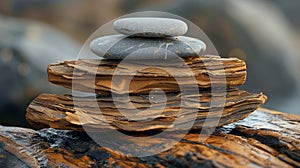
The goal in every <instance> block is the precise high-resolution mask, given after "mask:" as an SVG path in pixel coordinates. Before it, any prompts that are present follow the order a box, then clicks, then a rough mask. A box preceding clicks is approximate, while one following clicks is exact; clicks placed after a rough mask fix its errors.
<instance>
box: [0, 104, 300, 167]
mask: <svg viewBox="0 0 300 168" xmlns="http://www.w3.org/2000/svg"><path fill="white" fill-rule="evenodd" d="M137 150H138V149H137ZM0 164H1V166H2V167H280V168H282V167H300V116H297V115H291V114H284V113H280V112H276V111H271V110H266V109H259V110H257V111H255V112H254V113H252V114H251V115H250V116H248V117H247V118H246V119H244V120H241V121H239V122H236V123H233V124H230V125H226V126H223V127H221V128H218V129H217V130H216V131H215V132H214V134H213V135H212V136H210V137H209V138H208V139H207V140H206V141H199V134H198V133H197V132H190V133H189V134H187V135H186V136H185V137H184V138H183V139H182V140H181V141H180V142H179V143H178V144H176V145H175V146H174V147H173V148H171V149H169V150H167V151H165V152H162V153H159V154H157V155H154V156H148V157H143V158H136V157H135V158H133V157H129V156H127V157H126V156H122V155H119V154H118V153H117V152H116V151H113V150H110V149H106V148H103V147H100V146H99V145H97V144H96V143H95V142H94V141H93V140H91V139H90V138H89V137H88V136H87V135H86V134H85V133H84V132H80V131H66V130H55V129H52V128H48V129H42V130H39V131H34V130H31V129H26V128H16V127H3V126H2V127H0Z"/></svg>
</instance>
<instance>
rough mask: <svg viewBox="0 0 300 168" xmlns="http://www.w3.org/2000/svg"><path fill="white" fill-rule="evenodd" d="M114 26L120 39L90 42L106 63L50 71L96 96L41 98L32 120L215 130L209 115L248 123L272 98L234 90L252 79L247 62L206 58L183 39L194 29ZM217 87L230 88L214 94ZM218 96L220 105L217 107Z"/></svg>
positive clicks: (54, 78)
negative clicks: (267, 98) (247, 76)
mask: <svg viewBox="0 0 300 168" xmlns="http://www.w3.org/2000/svg"><path fill="white" fill-rule="evenodd" d="M114 28H115V30H116V31H117V32H118V33H120V34H117V35H109V36H104V37H100V38H97V39H94V40H93V41H92V42H91V44H90V48H91V50H92V51H93V52H94V53H95V54H96V55H98V56H100V57H103V58H102V59H101V60H98V59H97V60H96V59H82V60H76V61H65V62H61V63H56V64H51V65H49V67H48V76H49V81H50V82H52V83H54V84H58V85H61V86H64V87H66V88H72V89H74V90H78V91H83V92H88V93H96V94H97V97H96V98H93V97H89V96H81V97H73V96H70V95H64V96H58V95H52V94H42V95H40V96H39V97H37V98H36V99H35V100H34V101H33V102H32V103H31V104H30V106H29V107H28V108H27V116H26V117H27V120H28V121H29V122H31V123H32V124H35V125H38V126H44V127H49V126H50V127H52V128H58V129H72V130H82V126H87V127H93V128H96V129H112V128H113V129H119V130H125V131H149V130H161V129H170V130H176V129H183V128H185V127H182V125H186V124H187V123H192V122H193V126H192V129H200V128H202V127H203V124H204V122H206V124H205V126H208V127H209V125H211V126H216V125H215V123H214V122H216V120H205V119H206V118H207V116H208V115H209V116H210V117H211V118H218V116H219V115H220V116H221V117H220V121H218V124H217V126H222V125H225V124H230V123H233V122H235V121H238V120H241V119H244V118H245V117H247V116H248V115H249V114H250V113H252V112H253V111H254V110H256V109H257V108H258V107H259V106H260V105H261V104H263V103H264V102H265V101H266V96H264V95H263V94H251V93H248V92H246V91H242V90H239V89H236V88H234V86H238V85H242V84H243V83H244V82H245V79H246V65H245V62H244V61H242V60H239V59H237V58H221V57H219V56H201V55H202V54H203V53H204V52H205V50H206V45H205V43H204V42H203V41H201V40H199V39H196V38H191V37H187V36H184V35H185V34H186V32H187V30H188V26H187V24H186V23H184V22H183V21H180V20H177V19H168V18H144V17H141V18H125V19H119V20H117V21H115V22H114ZM178 58H180V59H178ZM183 64H184V65H183ZM187 67H188V69H190V71H187V70H186V69H187ZM133 76H134V77H133ZM195 86H196V87H195ZM212 86H215V87H217V88H218V87H219V88H223V89H220V90H214V93H212V91H211V90H212V89H211V87H212ZM224 86H225V87H226V93H225V95H223V94H222V93H223V92H224ZM181 88H184V89H185V91H182V90H181ZM195 89H196V90H195ZM153 91H154V92H153ZM128 95H129V96H128ZM213 97H215V98H214V101H217V103H215V104H217V105H212V104H213V103H211V102H212V99H213ZM73 100H75V101H76V106H74V103H73ZM94 101H96V104H94V103H93V102H94ZM197 102H199V103H197ZM218 102H219V104H218ZM222 102H224V104H223V103H222ZM99 108H100V110H101V116H102V117H99V115H100V114H99ZM103 116H104V118H105V120H103ZM82 118H84V119H82ZM174 121H176V122H174ZM194 121H195V122H194ZM209 122H211V123H209Z"/></svg>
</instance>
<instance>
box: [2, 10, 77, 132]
mask: <svg viewBox="0 0 300 168" xmlns="http://www.w3.org/2000/svg"><path fill="white" fill-rule="evenodd" d="M78 51H79V45H78V44H77V43H76V42H74V41H73V40H71V39H70V38H69V37H67V36H66V35H64V34H63V33H61V32H59V31H58V30H56V29H54V28H51V27H49V26H48V25H45V24H42V23H38V22H34V21H27V20H21V19H15V18H11V17H4V16H0V74H1V80H0V92H1V94H0V123H2V124H9V125H23V126H24V125H27V122H26V121H25V120H24V115H25V108H26V106H27V105H28V104H29V102H30V101H31V99H33V97H35V96H37V95H38V94H39V93H41V92H58V93H59V92H60V91H62V88H58V87H53V86H51V85H49V84H48V82H47V73H46V69H47V65H48V64H50V63H53V62H57V61H60V60H68V59H74V58H76V55H77V52H78ZM50 86H51V87H50ZM7 111H9V112H10V113H5V112H7Z"/></svg>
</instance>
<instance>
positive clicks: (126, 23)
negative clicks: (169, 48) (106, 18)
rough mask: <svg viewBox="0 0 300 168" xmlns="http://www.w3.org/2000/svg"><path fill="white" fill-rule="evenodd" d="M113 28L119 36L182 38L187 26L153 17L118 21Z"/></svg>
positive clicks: (172, 20) (181, 22)
mask: <svg viewBox="0 0 300 168" xmlns="http://www.w3.org/2000/svg"><path fill="white" fill-rule="evenodd" d="M113 26H114V29H115V30H116V31H117V32H119V33H121V34H125V35H131V36H138V37H171V36H182V35H184V34H185V33H186V32H187V30H188V26H187V24H186V23H185V22H183V21H181V20H178V19H170V18H155V17H136V18H124V19H119V20H116V21H115V22H114V24H113Z"/></svg>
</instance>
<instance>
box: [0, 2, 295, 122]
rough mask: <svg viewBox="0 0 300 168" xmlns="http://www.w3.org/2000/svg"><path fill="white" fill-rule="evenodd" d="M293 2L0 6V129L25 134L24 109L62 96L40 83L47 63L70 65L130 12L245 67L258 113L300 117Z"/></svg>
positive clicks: (77, 3)
mask: <svg viewBox="0 0 300 168" xmlns="http://www.w3.org/2000/svg"><path fill="white" fill-rule="evenodd" d="M299 7H300V1H299V0H286V1H282V0H251V1H249V0H239V1H236V0H222V1H220V0H143V1H142V0H130V1H129V0H128V1H125V0H103V1H99V0H89V1H82V0H26V1H24V0H1V1H0V75H1V78H0V93H1V94H0V124H1V125H15V126H25V127H30V126H29V125H28V124H27V122H26V120H25V117H24V116H25V109H26V107H27V106H28V104H29V103H30V101H31V100H32V99H33V98H34V97H35V96H37V95H38V94H39V93H43V92H44V93H58V94H63V93H68V92H69V91H67V90H65V89H63V88H61V87H58V86H55V85H52V84H50V83H48V82H47V74H46V68H47V65H48V64H50V63H54V62H57V61H62V60H70V59H76V56H77V53H78V51H79V50H80V46H81V45H82V44H83V43H84V42H85V40H86V39H87V38H88V37H89V36H90V34H91V33H93V32H94V31H95V30H96V29H97V28H98V27H100V26H101V25H103V24H105V23H106V22H108V21H110V20H112V19H115V18H117V17H119V16H121V15H124V14H128V13H130V12H137V11H144V10H155V11H164V12H170V13H173V14H177V15H179V16H181V17H184V18H186V19H188V20H190V21H192V22H194V23H195V24H196V25H198V26H199V27H200V28H202V29H203V30H204V32H205V33H206V34H207V35H208V36H209V38H210V39H211V41H212V42H213V43H214V44H215V46H216V48H217V49H218V51H219V53H220V55H221V56H223V57H238V58H241V59H243V60H246V62H247V66H248V77H247V82H246V84H245V86H243V87H241V88H243V89H246V90H247V91H249V92H263V93H265V94H266V95H268V97H269V100H268V103H267V104H266V105H264V107H268V108H271V109H275V110H280V111H283V112H286V113H294V114H300V112H299V109H300V88H299V84H300V19H299V17H300V10H299Z"/></svg>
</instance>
